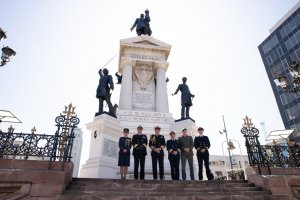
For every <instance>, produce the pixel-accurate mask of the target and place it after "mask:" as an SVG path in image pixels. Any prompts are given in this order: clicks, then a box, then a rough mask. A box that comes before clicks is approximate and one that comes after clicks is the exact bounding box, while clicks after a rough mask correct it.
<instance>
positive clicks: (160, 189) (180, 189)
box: [68, 185, 261, 192]
mask: <svg viewBox="0 0 300 200" xmlns="http://www.w3.org/2000/svg"><path fill="white" fill-rule="evenodd" d="M116 190H117V191H124V192H125V191H130V192H132V191H157V192H169V191H176V192H197V191H201V192H214V191H260V190H261V188H260V187H254V186H252V187H247V186H244V187H239V186H237V187H226V185H219V186H210V187H209V186H204V187H178V186H176V187H174V186H165V185H157V186H153V185H152V186H150V187H126V186H125V187H118V188H115V187H102V186H96V185H94V186H77V185H70V186H69V187H68V191H116Z"/></svg>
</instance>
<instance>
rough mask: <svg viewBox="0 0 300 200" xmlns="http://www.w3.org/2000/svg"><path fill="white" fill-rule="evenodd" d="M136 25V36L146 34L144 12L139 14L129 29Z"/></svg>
mask: <svg viewBox="0 0 300 200" xmlns="http://www.w3.org/2000/svg"><path fill="white" fill-rule="evenodd" d="M134 27H136V33H137V35H138V36H140V35H146V34H147V33H146V32H147V27H146V21H145V18H144V14H141V17H140V18H137V19H136V20H135V22H134V24H133V25H132V27H131V29H130V30H131V31H132V30H133V29H134Z"/></svg>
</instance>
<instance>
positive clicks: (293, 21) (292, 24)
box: [288, 15, 297, 30]
mask: <svg viewBox="0 0 300 200" xmlns="http://www.w3.org/2000/svg"><path fill="white" fill-rule="evenodd" d="M296 17H297V15H296V16H295V17H293V19H292V20H291V21H290V22H289V23H288V25H289V26H290V29H291V30H294V29H295V28H296V27H297V25H296V20H295V18H296Z"/></svg>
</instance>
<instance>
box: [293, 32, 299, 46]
mask: <svg viewBox="0 0 300 200" xmlns="http://www.w3.org/2000/svg"><path fill="white" fill-rule="evenodd" d="M294 36H295V38H296V40H297V42H299V43H300V31H299V30H298V31H297V32H296V33H295V34H294Z"/></svg>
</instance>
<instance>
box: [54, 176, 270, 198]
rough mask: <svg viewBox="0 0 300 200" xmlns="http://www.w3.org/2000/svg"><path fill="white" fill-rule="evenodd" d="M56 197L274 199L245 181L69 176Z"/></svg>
mask: <svg viewBox="0 0 300 200" xmlns="http://www.w3.org/2000/svg"><path fill="white" fill-rule="evenodd" d="M56 199H57V200H71V199H72V200H79V199H80V200H81V199H82V200H83V199H84V200H85V199H87V200H102V199H108V200H179V199H180V200H202V199H203V200H204V199H205V200H250V199H251V200H274V199H272V195H271V194H270V192H268V191H262V189H261V188H260V187H255V186H254V185H253V184H250V183H247V182H246V181H172V180H163V181H154V180H142V181H140V180H139V181H137V180H117V179H80V178H79V179H78V178H76V179H73V181H72V182H71V183H70V185H69V186H68V187H67V189H66V190H65V191H64V194H63V195H59V196H57V197H56Z"/></svg>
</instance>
